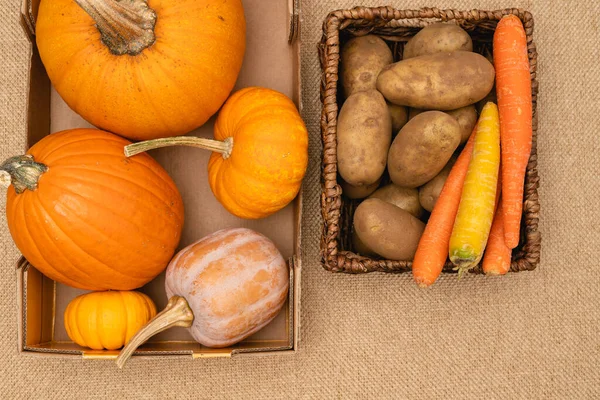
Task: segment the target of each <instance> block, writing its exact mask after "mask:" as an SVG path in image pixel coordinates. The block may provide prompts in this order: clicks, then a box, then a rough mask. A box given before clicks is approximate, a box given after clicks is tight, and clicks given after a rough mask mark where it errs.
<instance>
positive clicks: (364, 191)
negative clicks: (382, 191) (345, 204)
mask: <svg viewBox="0 0 600 400" xmlns="http://www.w3.org/2000/svg"><path fill="white" fill-rule="evenodd" d="M380 183H381V178H379V179H377V181H376V182H375V183H372V184H370V185H365V186H354V185H351V184H349V183H348V182H345V181H343V180H342V181H340V186H341V187H342V193H343V194H344V195H345V196H346V197H348V198H349V199H364V198H365V197H367V196H368V195H370V194H371V193H373V192H374V191H376V190H377V188H378V187H379V184H380Z"/></svg>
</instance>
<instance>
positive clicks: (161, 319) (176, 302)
mask: <svg viewBox="0 0 600 400" xmlns="http://www.w3.org/2000/svg"><path fill="white" fill-rule="evenodd" d="M192 322H194V313H193V312H192V309H191V308H190V306H189V305H188V302H187V301H186V300H185V298H183V297H181V296H173V297H171V298H170V299H169V302H168V303H167V306H166V307H165V309H164V310H162V311H161V312H160V313H158V314H157V315H156V317H154V318H152V319H151V320H150V322H148V323H147V324H146V325H145V326H144V327H143V328H142V329H140V330H139V331H138V332H137V333H136V334H135V335H134V336H133V337H132V338H131V340H129V342H128V343H127V344H126V345H125V347H123V350H121V352H120V353H119V356H118V357H117V366H118V367H119V368H123V365H125V363H126V362H127V360H129V357H131V355H132V354H133V352H134V351H135V350H136V349H137V348H138V347H139V346H141V345H142V343H144V342H145V341H146V340H148V339H150V338H151V337H152V336H154V335H156V334H157V333H160V332H162V331H164V330H167V329H169V328H172V327H174V326H181V327H184V328H189V327H190V326H192Z"/></svg>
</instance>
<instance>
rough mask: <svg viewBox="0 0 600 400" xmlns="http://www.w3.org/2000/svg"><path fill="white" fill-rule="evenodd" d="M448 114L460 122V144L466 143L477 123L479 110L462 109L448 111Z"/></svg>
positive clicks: (472, 107)
mask: <svg viewBox="0 0 600 400" xmlns="http://www.w3.org/2000/svg"><path fill="white" fill-rule="evenodd" d="M446 113H447V114H448V115H450V116H452V117H454V119H456V120H457V121H458V125H459V126H460V144H464V143H466V142H467V140H468V139H469V136H471V133H472V132H473V128H475V124H476V123H477V110H476V109H475V106H474V105H472V106H466V107H461V108H458V109H456V110H451V111H446Z"/></svg>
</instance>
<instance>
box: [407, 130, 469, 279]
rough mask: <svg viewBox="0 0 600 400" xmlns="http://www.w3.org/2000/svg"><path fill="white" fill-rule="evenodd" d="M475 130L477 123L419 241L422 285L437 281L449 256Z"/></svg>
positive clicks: (417, 270)
mask: <svg viewBox="0 0 600 400" xmlns="http://www.w3.org/2000/svg"><path fill="white" fill-rule="evenodd" d="M475 132H477V126H475V128H474V129H473V133H471V137H469V141H468V142H467V144H466V145H465V148H464V149H463V151H462V152H461V153H460V156H459V157H458V159H457V160H456V162H455V163H454V166H453V167H452V170H451V171H450V174H449V175H448V177H447V178H446V183H445V184H444V187H443V188H442V191H441V193H440V196H439V197H438V199H437V201H436V203H435V206H434V207H433V210H432V212H431V216H430V217H429V221H428V222H427V225H426V226H425V231H424V232H423V235H422V236H421V240H420V241H419V245H418V247H417V252H416V253H415V258H414V260H413V264H412V273H413V278H414V280H415V282H416V283H417V285H419V286H420V287H427V286H430V285H432V284H433V283H434V282H435V281H436V280H437V278H438V276H440V273H441V272H442V269H443V268H444V263H445V262H446V259H447V258H448V244H449V243H450V235H451V234H452V227H453V226H454V219H455V218H456V213H457V211H458V205H459V203H460V195H461V193H462V187H463V184H464V182H465V176H466V175H467V170H468V168H469V162H470V161H471V154H472V153H473V144H474V142H475Z"/></svg>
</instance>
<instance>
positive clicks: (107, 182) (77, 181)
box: [0, 129, 183, 290]
mask: <svg viewBox="0 0 600 400" xmlns="http://www.w3.org/2000/svg"><path fill="white" fill-rule="evenodd" d="M128 143H130V142H129V141H127V140H125V139H123V138H121V137H119V136H116V135H113V134H111V133H108V132H104V131H100V130H97V129H72V130H67V131H62V132H58V133H53V134H51V135H49V136H46V137H45V138H43V139H42V140H40V141H39V142H38V143H36V144H35V145H34V146H32V147H31V148H30V149H29V151H28V152H27V155H24V156H16V157H12V158H10V159H8V160H7V161H5V162H4V163H3V164H1V165H0V178H2V181H3V182H4V183H10V186H9V187H8V192H7V199H6V219H7V222H8V228H9V230H10V233H11V235H12V237H13V240H14V241H15V244H16V245H17V247H18V248H19V250H21V253H23V255H24V256H25V258H27V260H28V261H29V262H30V263H31V264H32V265H33V266H35V267H36V268H37V269H38V270H40V271H41V272H42V273H44V275H46V276H48V277H49V278H52V279H54V280H56V281H59V282H62V283H64V284H67V285H69V286H73V287H76V288H81V289H89V290H106V289H119V290H130V289H135V288H138V287H140V286H142V285H144V284H146V283H147V282H149V281H150V280H152V279H153V278H154V277H156V276H157V275H158V274H159V273H160V272H161V271H162V270H163V269H165V268H166V266H167V264H168V263H169V260H170V259H171V257H172V256H173V253H174V252H175V248H176V247H177V245H178V244H179V239H180V237H181V230H182V228H183V201H182V199H181V196H180V195H179V191H178V190H177V187H176V186H175V183H174V182H173V181H172V180H171V178H170V177H169V175H168V174H167V172H166V171H165V170H164V169H163V168H162V167H161V166H160V165H159V164H158V163H157V162H156V161H155V160H154V159H153V158H152V157H150V156H149V155H147V154H140V156H136V157H133V158H129V159H128V158H126V157H125V155H124V154H123V146H125V145H127V144H128Z"/></svg>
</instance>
